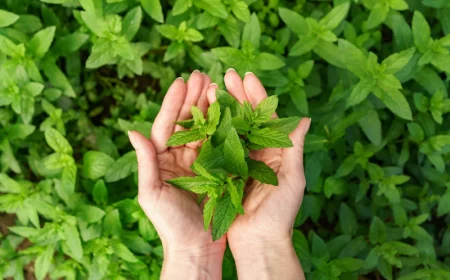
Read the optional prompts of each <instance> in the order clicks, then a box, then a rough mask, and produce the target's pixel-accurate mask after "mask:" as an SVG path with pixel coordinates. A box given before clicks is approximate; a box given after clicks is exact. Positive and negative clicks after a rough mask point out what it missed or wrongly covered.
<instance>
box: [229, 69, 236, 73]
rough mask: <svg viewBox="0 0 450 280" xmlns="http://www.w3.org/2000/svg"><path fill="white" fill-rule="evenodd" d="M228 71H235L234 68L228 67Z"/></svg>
mask: <svg viewBox="0 0 450 280" xmlns="http://www.w3.org/2000/svg"><path fill="white" fill-rule="evenodd" d="M230 71H233V72H236V70H234V69H233V68H229V69H228V70H227V73H228V72H230Z"/></svg>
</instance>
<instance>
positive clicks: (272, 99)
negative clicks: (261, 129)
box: [255, 95, 278, 121]
mask: <svg viewBox="0 0 450 280" xmlns="http://www.w3.org/2000/svg"><path fill="white" fill-rule="evenodd" d="M277 107H278V97H277V96H276V95H272V96H269V97H267V98H266V99H264V100H263V101H261V102H260V103H259V104H258V106H256V108H255V121H266V120H268V119H270V117H271V116H272V115H273V114H274V113H275V110H276V109H277Z"/></svg>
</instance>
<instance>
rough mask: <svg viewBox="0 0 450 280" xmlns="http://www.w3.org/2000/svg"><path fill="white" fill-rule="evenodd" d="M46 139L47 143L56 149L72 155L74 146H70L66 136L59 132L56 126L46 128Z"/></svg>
mask: <svg viewBox="0 0 450 280" xmlns="http://www.w3.org/2000/svg"><path fill="white" fill-rule="evenodd" d="M44 135H45V141H47V144H48V145H49V146H50V147H51V148H52V149H53V150H54V151H55V152H58V153H61V154H68V155H71V154H72V153H73V150H72V146H70V144H69V142H68V141H67V140H66V138H64V136H62V135H61V133H59V131H58V130H56V129H54V128H51V127H50V128H48V129H47V130H45V133H44Z"/></svg>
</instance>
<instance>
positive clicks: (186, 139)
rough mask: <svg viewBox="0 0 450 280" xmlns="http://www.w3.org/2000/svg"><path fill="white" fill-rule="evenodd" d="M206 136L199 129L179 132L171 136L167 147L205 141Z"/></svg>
mask: <svg viewBox="0 0 450 280" xmlns="http://www.w3.org/2000/svg"><path fill="white" fill-rule="evenodd" d="M205 136H206V135H205V134H202V133H201V131H200V130H199V129H193V130H188V131H177V132H175V133H174V134H173V135H172V136H170V138H169V140H168V141H167V146H181V145H184V144H187V143H191V142H195V141H198V140H203V139H204V138H205Z"/></svg>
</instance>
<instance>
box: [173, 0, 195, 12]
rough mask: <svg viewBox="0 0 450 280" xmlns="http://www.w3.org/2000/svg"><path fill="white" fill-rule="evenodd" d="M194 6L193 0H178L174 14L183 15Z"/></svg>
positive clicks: (174, 7) (174, 6)
mask: <svg viewBox="0 0 450 280" xmlns="http://www.w3.org/2000/svg"><path fill="white" fill-rule="evenodd" d="M190 7H192V0H177V1H175V4H174V5H173V8H172V14H173V15H174V16H177V15H181V14H182V13H184V12H186V11H187V10H188V9H189V8H190Z"/></svg>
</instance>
